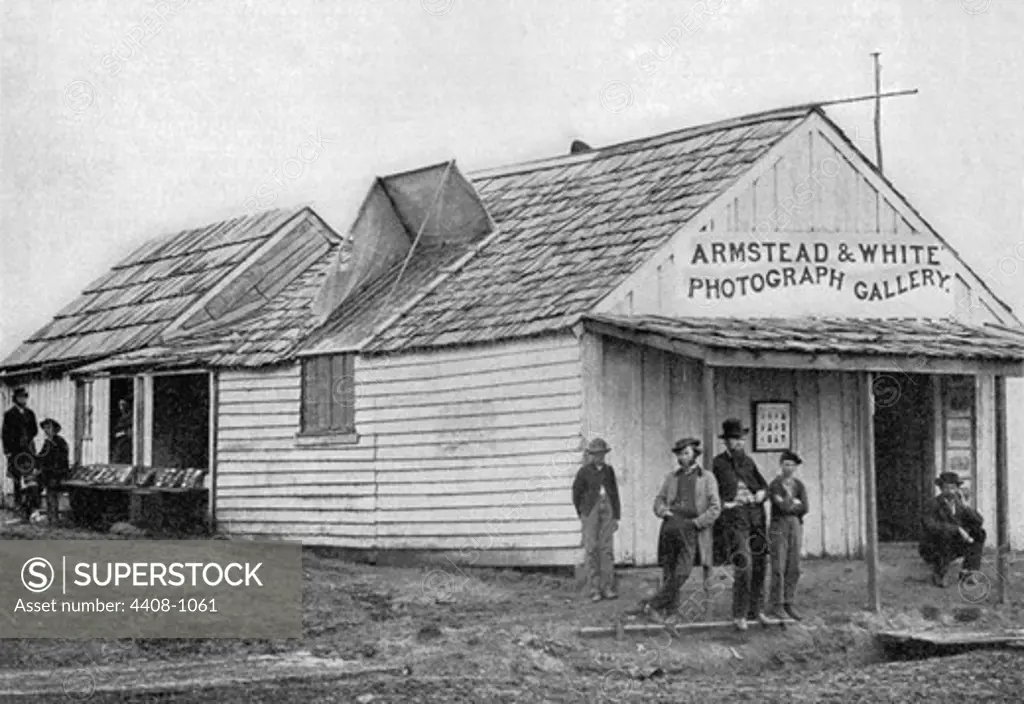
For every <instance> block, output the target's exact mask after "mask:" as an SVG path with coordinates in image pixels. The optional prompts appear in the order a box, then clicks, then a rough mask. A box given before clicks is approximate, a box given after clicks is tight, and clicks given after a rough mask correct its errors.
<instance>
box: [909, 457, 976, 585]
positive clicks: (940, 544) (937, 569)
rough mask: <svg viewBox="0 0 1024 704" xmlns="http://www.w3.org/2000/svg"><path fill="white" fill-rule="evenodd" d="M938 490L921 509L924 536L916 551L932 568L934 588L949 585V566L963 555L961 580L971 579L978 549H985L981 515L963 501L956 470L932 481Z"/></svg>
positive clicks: (974, 570)
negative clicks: (937, 493)
mask: <svg viewBox="0 0 1024 704" xmlns="http://www.w3.org/2000/svg"><path fill="white" fill-rule="evenodd" d="M935 483H936V484H937V485H938V486H939V489H940V491H941V493H940V494H939V495H938V496H936V497H935V498H934V499H932V500H931V501H930V502H929V503H928V504H927V505H926V506H925V509H924V518H923V520H922V522H923V523H924V535H923V536H922V537H921V545H920V547H919V551H920V553H921V557H922V558H924V561H925V562H927V563H928V564H929V565H930V566H931V568H932V582H933V583H934V584H935V586H937V587H946V586H949V575H950V568H951V567H952V566H953V563H954V562H955V561H956V560H957V559H959V558H961V557H962V558H963V559H964V562H963V567H962V568H961V570H960V579H961V580H964V579H969V578H973V576H972V575H971V573H972V572H977V571H978V570H979V569H981V552H982V550H984V549H985V537H986V534H985V530H984V529H983V528H982V527H981V526H982V524H983V523H984V522H985V519H984V518H982V516H981V514H980V513H978V512H977V511H975V510H974V509H973V508H971V507H970V506H968V505H967V504H965V503H964V500H963V496H962V495H961V494H960V487H961V486H962V485H963V481H961V479H960V476H959V475H958V474H957V473H956V472H943V473H942V474H940V475H939V478H938V479H936V480H935Z"/></svg>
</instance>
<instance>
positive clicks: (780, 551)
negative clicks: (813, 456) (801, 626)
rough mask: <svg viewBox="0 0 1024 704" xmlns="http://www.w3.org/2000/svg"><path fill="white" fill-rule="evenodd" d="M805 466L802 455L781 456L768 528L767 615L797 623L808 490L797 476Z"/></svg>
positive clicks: (772, 488)
mask: <svg viewBox="0 0 1024 704" xmlns="http://www.w3.org/2000/svg"><path fill="white" fill-rule="evenodd" d="M801 464H803V460H802V459H800V455H798V454H796V453H795V452H790V451H789V450H785V451H784V452H783V453H782V454H781V455H780V456H779V468H780V474H779V476H777V477H775V479H773V480H772V483H771V484H769V485H768V495H769V496H770V497H771V500H772V522H771V525H770V526H769V529H768V538H769V541H770V546H771V563H772V587H771V599H770V600H769V607H768V613H769V614H770V615H772V616H775V617H776V618H785V617H786V616H787V615H788V616H789V617H790V618H793V619H795V620H797V621H799V620H800V614H799V613H797V611H796V607H794V605H793V600H794V598H795V595H796V583H797V581H799V579H800V549H801V545H802V542H803V527H804V526H803V523H804V515H805V514H806V513H807V489H806V487H804V483H803V482H802V481H800V480H799V479H797V478H796V477H795V476H794V474H795V473H796V468H797V467H798V466H800V465H801Z"/></svg>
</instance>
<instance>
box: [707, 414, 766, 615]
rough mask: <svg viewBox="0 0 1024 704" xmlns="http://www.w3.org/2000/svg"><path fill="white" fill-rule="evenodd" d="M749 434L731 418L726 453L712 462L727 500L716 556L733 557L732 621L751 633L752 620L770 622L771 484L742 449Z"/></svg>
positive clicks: (725, 435)
mask: <svg viewBox="0 0 1024 704" xmlns="http://www.w3.org/2000/svg"><path fill="white" fill-rule="evenodd" d="M748 432H750V431H749V429H747V428H744V427H743V423H741V422H740V420H739V419H738V418H727V419H726V420H725V421H724V422H723V423H722V434H721V435H719V436H718V437H719V438H721V439H722V440H723V441H724V442H725V447H726V449H725V452H723V453H722V454H720V455H718V456H717V457H715V460H714V462H713V463H712V470H713V471H714V473H715V479H716V480H717V481H718V492H719V497H720V498H721V500H722V517H721V519H720V520H719V521H718V522H717V523H715V543H716V553H717V556H718V557H719V560H720V561H721V562H725V561H727V560H730V559H731V561H732V564H733V567H734V569H733V577H734V580H735V581H734V582H733V586H732V618H733V623H734V624H735V626H736V629H737V630H740V631H745V630H747V621H748V620H754V619H756V620H757V621H759V622H760V623H761V625H762V626H767V625H769V623H770V622H769V621H768V619H767V618H766V617H765V615H764V614H763V613H762V611H761V609H762V607H763V605H764V577H765V567H766V562H767V557H768V536H767V534H766V531H765V515H764V502H765V500H766V499H767V498H768V483H767V482H766V481H765V480H764V477H763V476H761V472H760V471H759V470H758V469H757V465H756V464H754V460H752V459H750V457H748V456H747V453H746V452H745V451H744V449H743V448H744V445H745V443H746V440H745V438H746V435H747V433H748ZM726 555H727V556H728V557H725V556H726Z"/></svg>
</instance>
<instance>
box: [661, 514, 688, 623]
mask: <svg viewBox="0 0 1024 704" xmlns="http://www.w3.org/2000/svg"><path fill="white" fill-rule="evenodd" d="M683 523H684V521H683V519H682V518H680V517H678V516H672V517H670V518H667V519H665V520H664V521H662V523H661V531H660V533H659V535H658V543H659V546H658V548H659V549H658V552H659V553H660V555H661V589H660V590H659V591H658V593H657V594H655V595H654V598H653V599H651V601H650V602H649V606H650V607H651V608H652V609H655V610H657V611H675V610H676V609H678V608H679V590H680V589H682V588H683V585H684V584H685V583H686V580H687V579H689V577H690V570H692V569H693V562H694V557H695V556H696V555H697V553H698V552H699V550H698V547H697V529H696V528H694V527H693V523H692V522H691V523H690V524H689V526H688V527H684V526H683Z"/></svg>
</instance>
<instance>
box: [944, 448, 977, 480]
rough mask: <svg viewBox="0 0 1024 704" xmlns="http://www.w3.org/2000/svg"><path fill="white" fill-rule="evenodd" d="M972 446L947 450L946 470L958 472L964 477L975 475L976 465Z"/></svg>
mask: <svg viewBox="0 0 1024 704" xmlns="http://www.w3.org/2000/svg"><path fill="white" fill-rule="evenodd" d="M972 454H973V453H972V452H971V450H970V448H963V449H959V448H958V449H952V448H950V449H949V450H946V470H947V471H949V472H956V473H957V474H959V475H960V477H961V478H963V479H969V478H970V477H972V476H973V475H974V466H973V462H972V457H971V455H972Z"/></svg>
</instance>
